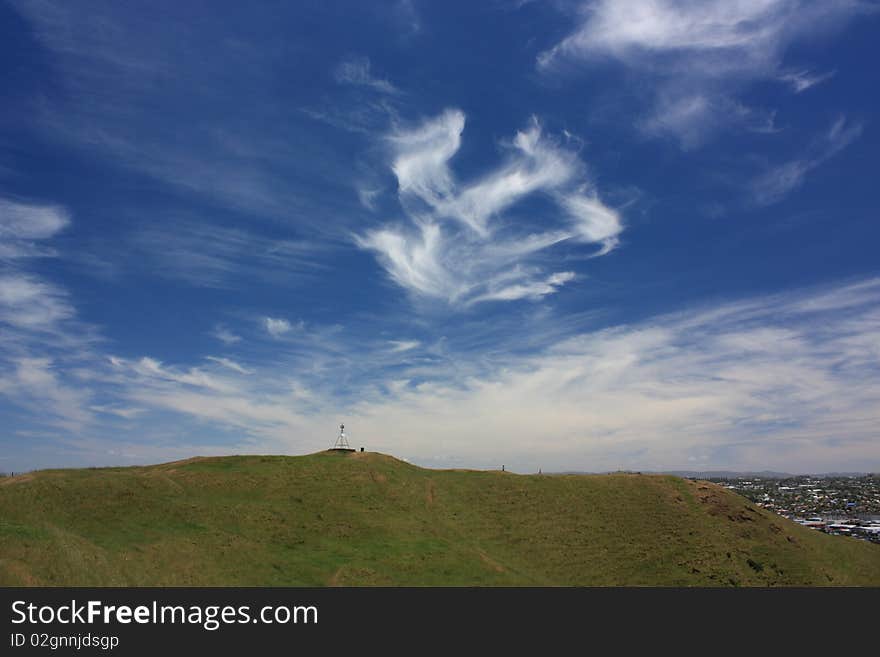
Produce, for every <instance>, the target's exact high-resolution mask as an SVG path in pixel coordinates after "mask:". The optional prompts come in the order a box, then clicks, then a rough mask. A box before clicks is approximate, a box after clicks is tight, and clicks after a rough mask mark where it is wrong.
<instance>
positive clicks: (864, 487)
mask: <svg viewBox="0 0 880 657" xmlns="http://www.w3.org/2000/svg"><path fill="white" fill-rule="evenodd" d="M725 474H726V473H725ZM701 478H702V479H706V480H708V481H711V482H714V483H717V484H720V485H722V486H724V487H725V488H728V489H730V490H732V491H735V492H737V493H739V494H740V495H743V496H744V497H747V498H748V499H749V500H751V501H752V502H754V503H755V504H756V505H758V506H761V507H763V508H765V509H768V510H770V511H773V512H775V513H778V514H779V515H781V516H784V517H786V518H789V519H791V520H793V521H795V522H797V523H800V524H801V525H804V526H806V527H810V528H812V529H816V530H818V531H822V532H825V533H828V534H836V535H844V536H854V537H856V538H861V539H864V540H869V541H872V542H875V543H880V475H877V474H871V475H800V476H791V475H785V476H782V477H776V476H766V475H765V476H760V475H738V476H732V477H731V476H709V477H701Z"/></svg>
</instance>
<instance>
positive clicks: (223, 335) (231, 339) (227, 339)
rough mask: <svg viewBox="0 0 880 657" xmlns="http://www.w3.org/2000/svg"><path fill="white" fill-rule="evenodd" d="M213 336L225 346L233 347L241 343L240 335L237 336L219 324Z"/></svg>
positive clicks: (212, 333)
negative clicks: (232, 345)
mask: <svg viewBox="0 0 880 657" xmlns="http://www.w3.org/2000/svg"><path fill="white" fill-rule="evenodd" d="M211 335H213V336H214V337H215V338H217V339H218V340H220V342H222V343H223V344H225V345H231V344H235V343H236V342H241V336H240V335H236V334H235V333H233V332H232V331H230V330H229V329H228V328H226V327H225V326H223V325H222V324H218V325H217V326H215V327H214V330H213V331H212V332H211Z"/></svg>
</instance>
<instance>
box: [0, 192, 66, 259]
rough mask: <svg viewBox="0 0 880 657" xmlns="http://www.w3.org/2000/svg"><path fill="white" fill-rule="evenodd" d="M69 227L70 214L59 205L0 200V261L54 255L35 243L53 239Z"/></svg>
mask: <svg viewBox="0 0 880 657" xmlns="http://www.w3.org/2000/svg"><path fill="white" fill-rule="evenodd" d="M69 224H70V213H69V212H68V211H67V210H66V209H65V208H63V207H61V206H59V205H46V204H31V203H20V202H18V201H13V200H10V199H4V198H0V259H12V258H21V257H34V256H47V255H53V252H52V251H51V250H48V249H45V248H43V247H40V246H37V245H36V244H35V243H34V242H35V241H38V240H46V239H49V238H50V237H53V236H54V235H56V234H57V233H59V232H60V231H62V230H63V229H64V228H66V227H67V226H68V225H69Z"/></svg>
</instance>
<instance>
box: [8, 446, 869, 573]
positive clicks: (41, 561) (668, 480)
mask: <svg viewBox="0 0 880 657" xmlns="http://www.w3.org/2000/svg"><path fill="white" fill-rule="evenodd" d="M0 585H6V586H10V585H30V586H40V585H81V586H95V585H97V586H121V585H141V586H169V585H182V586H188V585H208V586H229V585H236V586H238V585H254V586H282V585H289V586H315V585H318V586H321V585H453V586H464V585H477V586H495V585H502V586H506V585H599V586H604V585H649V586H651V585H683V586H705V585H722V586H765V585H783V586H790V585H874V586H877V585H880V546H877V545H871V544H868V543H865V542H861V541H857V540H855V539H851V538H844V537H832V536H826V535H824V534H821V533H818V532H814V531H812V530H809V529H806V528H803V527H800V526H798V525H796V524H794V523H792V522H789V521H787V520H785V519H784V518H781V517H778V516H776V515H774V514H772V513H769V512H767V511H764V510H762V509H760V508H757V507H755V506H753V505H752V504H751V503H749V502H748V501H747V500H746V499H745V498H743V497H740V496H738V495H736V494H734V493H732V492H730V491H728V490H725V489H724V488H722V487H720V486H716V485H713V484H708V483H705V482H697V481H689V480H684V479H680V478H677V477H673V476H668V475H638V474H608V475H573V476H564V475H554V476H546V475H543V476H542V475H516V474H512V473H503V472H484V471H466V470H426V469H422V468H418V467H416V466H413V465H410V464H408V463H404V462H402V461H399V460H397V459H394V458H392V457H389V456H384V455H381V454H370V453H352V454H340V453H329V452H322V453H319V454H313V455H309V456H301V457H286V456H233V457H223V458H195V459H190V460H187V461H180V462H176V463H166V464H163V465H156V466H150V467H134V468H102V469H84V470H46V471H40V472H34V473H29V474H26V475H20V476H16V477H11V478H6V479H3V480H0Z"/></svg>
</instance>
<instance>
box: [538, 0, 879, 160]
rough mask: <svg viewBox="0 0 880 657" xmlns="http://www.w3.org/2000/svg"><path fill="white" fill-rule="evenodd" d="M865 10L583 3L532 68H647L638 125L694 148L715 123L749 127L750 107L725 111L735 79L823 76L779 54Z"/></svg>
mask: <svg viewBox="0 0 880 657" xmlns="http://www.w3.org/2000/svg"><path fill="white" fill-rule="evenodd" d="M869 10H871V7H870V6H868V5H866V4H865V3H862V2H858V1H857V0H833V1H829V2H817V1H814V0H741V1H739V2H726V1H725V0H703V1H701V2H692V1H690V0H623V1H621V0H597V1H594V2H584V3H583V4H582V5H581V11H580V12H579V14H578V15H579V16H580V19H579V24H578V25H577V27H576V28H575V29H574V31H573V32H572V33H571V34H569V35H568V36H567V37H566V38H564V39H563V40H562V41H560V42H559V43H557V44H556V45H554V46H553V47H551V48H550V49H548V50H546V51H544V52H542V53H541V54H540V55H539V56H538V67H539V69H540V70H542V71H544V72H551V71H553V70H556V69H559V68H561V67H564V66H565V65H566V63H569V62H583V63H589V64H593V65H595V64H598V63H601V62H603V61H609V60H611V61H616V62H619V63H622V64H623V65H625V66H627V67H628V68H630V69H631V70H633V71H637V72H640V73H643V74H645V75H647V76H648V77H649V79H650V80H651V82H652V86H653V88H654V93H655V98H654V107H653V110H652V111H651V112H650V114H648V115H647V116H645V117H643V119H642V120H641V123H640V125H641V127H643V128H645V129H647V131H648V132H651V133H654V134H663V133H666V134H670V135H673V136H675V137H677V138H680V139H681V140H682V145H683V146H685V147H694V146H696V145H698V144H699V143H701V142H702V141H703V140H704V139H705V138H706V137H707V136H708V135H709V134H710V133H712V132H713V131H715V130H717V129H719V128H720V127H724V126H728V125H731V124H734V125H741V126H744V127H745V128H746V129H749V128H750V125H751V124H750V121H749V120H748V119H749V118H750V117H749V113H746V114H743V113H742V112H738V111H731V110H735V109H736V107H737V106H741V105H742V104H741V103H739V102H738V101H736V100H735V96H736V94H737V92H738V90H739V89H740V88H741V87H742V86H743V85H745V84H747V83H749V82H751V81H754V80H759V79H781V80H783V81H785V82H786V83H788V84H790V85H791V86H792V88H793V90H794V91H795V92H798V93H799V92H801V91H803V90H804V89H806V88H808V87H810V86H812V85H814V84H817V83H818V82H821V81H822V80H823V79H826V78H825V77H821V76H820V77H817V76H812V75H810V74H809V73H808V72H806V71H797V72H791V71H788V72H786V71H783V70H782V68H781V61H782V55H783V53H784V52H785V50H786V49H787V47H788V46H789V45H790V44H792V43H793V42H796V41H802V40H806V39H809V38H810V37H811V36H812V35H814V34H816V33H817V32H820V31H828V30H831V29H834V28H836V27H838V26H839V25H841V24H842V23H843V22H844V21H845V20H847V19H849V18H851V17H852V16H854V15H856V14H858V13H860V12H864V11H869ZM754 112H760V110H756V109H752V110H751V112H750V113H754ZM744 120H745V122H743V121H744Z"/></svg>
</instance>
